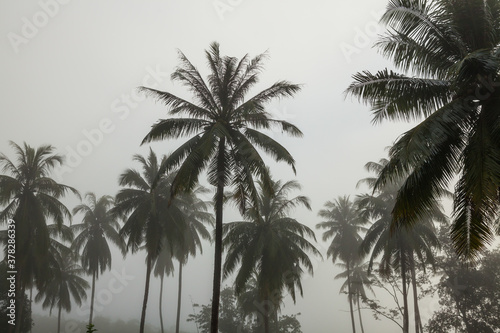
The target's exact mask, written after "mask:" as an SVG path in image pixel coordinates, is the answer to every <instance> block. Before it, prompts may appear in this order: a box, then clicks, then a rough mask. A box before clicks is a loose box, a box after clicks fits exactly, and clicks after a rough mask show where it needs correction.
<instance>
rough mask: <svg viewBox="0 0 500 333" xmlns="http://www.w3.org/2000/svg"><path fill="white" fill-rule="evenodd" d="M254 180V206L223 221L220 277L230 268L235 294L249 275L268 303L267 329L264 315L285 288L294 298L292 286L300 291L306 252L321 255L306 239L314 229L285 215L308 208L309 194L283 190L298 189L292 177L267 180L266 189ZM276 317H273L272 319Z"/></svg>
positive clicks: (306, 266)
mask: <svg viewBox="0 0 500 333" xmlns="http://www.w3.org/2000/svg"><path fill="white" fill-rule="evenodd" d="M258 185H259V199H258V203H257V204H258V206H256V207H253V208H250V209H249V210H247V212H246V213H245V214H244V215H243V217H244V219H245V220H244V221H238V222H231V223H227V224H226V225H224V228H223V231H224V240H223V245H224V247H225V249H226V250H227V255H226V261H225V263H224V277H228V276H229V275H230V274H232V273H233V272H235V271H236V270H237V273H236V277H235V281H234V286H235V293H236V295H240V294H241V293H242V292H244V291H245V290H246V285H247V283H248V282H249V280H250V279H251V278H252V277H253V276H254V277H255V279H256V283H257V289H258V293H259V295H258V296H259V301H260V302H262V304H272V308H267V309H266V311H267V313H264V314H263V315H264V330H265V332H266V333H268V332H269V329H270V327H269V323H270V320H269V319H270V318H269V317H270V315H273V316H274V318H275V319H276V317H277V311H278V310H279V308H280V302H281V299H282V298H283V296H284V292H285V291H287V292H288V293H289V294H290V296H291V297H292V299H293V301H294V302H295V299H296V289H298V291H299V292H300V295H301V296H302V283H301V277H302V275H303V273H304V269H306V270H307V271H308V272H309V273H310V274H313V266H312V262H311V260H310V258H309V255H308V252H309V253H311V254H313V255H318V256H321V254H320V253H319V251H318V250H317V249H316V248H315V247H314V245H313V244H312V243H310V242H309V241H308V240H307V238H312V239H313V240H314V241H316V237H315V235H314V231H313V230H311V229H310V228H308V227H307V226H305V225H304V224H301V223H300V222H299V221H297V220H296V219H295V218H292V217H290V216H289V213H290V211H291V210H292V209H293V208H295V207H297V206H304V207H306V208H307V209H309V210H310V209H311V207H310V204H309V199H308V198H307V197H305V196H302V195H299V196H296V197H294V198H291V199H289V198H288V194H289V192H290V191H293V190H300V188H301V187H300V185H299V183H298V182H296V181H288V182H285V183H282V182H281V181H272V182H271V185H272V192H271V193H269V192H268V191H267V190H266V187H265V186H264V184H263V183H262V182H258ZM275 322H276V320H275Z"/></svg>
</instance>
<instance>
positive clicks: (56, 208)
mask: <svg viewBox="0 0 500 333" xmlns="http://www.w3.org/2000/svg"><path fill="white" fill-rule="evenodd" d="M10 145H11V146H12V148H13V149H14V151H15V153H16V155H17V158H16V161H15V162H13V161H11V160H10V159H9V158H8V157H7V156H6V155H4V154H3V153H0V166H1V167H2V171H3V172H8V173H10V174H11V176H9V175H0V206H4V209H3V210H2V211H1V212H0V223H6V222H7V221H8V220H9V219H10V218H12V219H13V220H14V221H15V227H16V270H17V274H16V299H17V300H21V299H22V297H23V295H24V293H25V290H26V287H29V286H30V285H31V284H32V283H33V282H36V284H37V287H41V286H42V285H43V284H44V283H45V282H47V281H48V280H49V274H48V269H47V267H48V259H49V253H48V251H49V243H50V237H49V232H48V230H47V220H48V219H52V220H53V221H54V222H55V223H56V224H57V225H58V227H59V228H60V227H61V226H62V225H63V223H64V219H65V218H68V219H70V218H71V213H70V211H69V210H68V209H67V208H66V207H65V206H64V205H63V204H62V203H61V202H60V201H59V199H60V198H62V197H63V196H64V195H66V193H67V192H68V191H71V192H73V193H74V194H76V195H78V192H77V191H76V190H75V189H73V188H72V187H69V186H66V185H63V184H59V183H57V182H56V181H54V180H53V179H52V178H50V173H51V171H52V170H53V168H55V167H56V166H57V165H60V164H62V162H63V157H62V156H60V155H57V154H55V153H54V147H52V146H50V145H43V146H40V147H39V148H37V149H34V148H32V147H31V146H29V145H28V144H26V143H24V145H23V146H22V147H21V146H19V145H17V144H16V143H14V142H12V141H11V142H10ZM19 304H21V302H20V301H19ZM22 310H23V307H20V308H19V311H18V313H17V320H18V321H19V322H22V318H23V313H22ZM20 326H21V325H18V326H17V327H16V332H19V329H20ZM11 329H12V330H13V329H14V328H13V327H12V326H11Z"/></svg>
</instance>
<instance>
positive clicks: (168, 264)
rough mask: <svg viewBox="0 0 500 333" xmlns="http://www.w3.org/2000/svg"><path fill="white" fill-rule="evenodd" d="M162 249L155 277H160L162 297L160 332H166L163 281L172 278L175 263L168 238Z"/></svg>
mask: <svg viewBox="0 0 500 333" xmlns="http://www.w3.org/2000/svg"><path fill="white" fill-rule="evenodd" d="M162 243H163V244H164V246H162V249H161V251H160V253H159V254H158V256H157V257H156V259H155V261H154V264H153V265H154V268H153V275H154V276H155V277H160V295H159V304H158V311H159V314H160V332H161V333H163V332H164V328H163V280H164V279H165V276H170V275H171V274H173V273H174V261H173V255H172V247H171V246H170V244H168V239H167V237H164V239H163V241H162Z"/></svg>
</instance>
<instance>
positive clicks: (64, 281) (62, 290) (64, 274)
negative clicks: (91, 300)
mask: <svg viewBox="0 0 500 333" xmlns="http://www.w3.org/2000/svg"><path fill="white" fill-rule="evenodd" d="M68 250H69V249H68ZM68 252H69V251H67V252H66V253H65V254H66V255H63V256H59V255H57V254H55V258H57V260H56V261H55V262H54V263H53V265H51V280H50V282H48V283H47V284H46V285H45V286H44V287H43V289H42V290H41V291H40V292H39V293H38V294H37V295H36V297H35V301H37V302H38V301H41V300H43V303H42V307H43V308H44V309H46V308H50V312H52V309H53V308H54V307H57V333H59V332H60V331H61V312H62V310H63V309H64V310H66V311H67V312H70V311H71V298H73V300H74V302H75V303H76V304H77V305H81V304H82V300H84V299H86V298H87V293H86V291H85V289H87V288H89V284H88V282H87V281H85V279H84V278H82V277H81V275H83V274H85V270H84V269H83V268H82V267H81V266H80V265H78V264H77V263H76V261H75V260H74V258H73V256H72V255H71V253H68Z"/></svg>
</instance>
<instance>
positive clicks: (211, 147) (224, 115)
mask: <svg viewBox="0 0 500 333" xmlns="http://www.w3.org/2000/svg"><path fill="white" fill-rule="evenodd" d="M205 53H206V58H207V61H208V65H209V68H210V70H211V73H210V74H209V75H208V78H207V81H205V80H203V78H202V77H201V75H200V73H199V72H198V70H197V69H196V68H195V66H194V65H193V64H192V63H191V62H190V61H189V60H188V59H187V57H186V56H185V55H184V54H183V53H182V52H179V58H180V62H181V64H180V66H179V67H178V68H177V69H176V70H175V71H174V73H173V74H172V79H173V80H177V81H180V82H181V83H182V84H183V85H185V86H187V88H188V89H189V90H190V92H191V93H192V94H193V97H194V100H195V102H194V103H195V104H193V103H192V102H189V101H187V100H184V99H182V98H179V97H177V96H175V95H173V94H171V93H169V92H163V91H158V90H156V89H151V88H147V87H142V90H143V91H145V92H147V93H148V94H150V95H151V96H153V97H155V98H156V99H158V100H159V101H161V102H162V103H164V104H165V105H166V106H167V107H169V115H170V116H171V118H167V119H162V120H159V121H158V122H157V123H156V124H154V125H153V128H152V129H151V131H150V132H149V133H148V134H147V135H146V137H145V138H144V140H143V143H146V142H151V141H156V140H164V139H177V138H180V137H184V136H191V138H190V139H188V141H186V142H185V143H184V144H182V145H181V146H180V147H179V148H178V149H177V150H176V151H174V152H173V153H172V154H171V155H170V158H169V159H168V160H167V161H166V163H163V165H162V170H161V172H160V173H162V172H163V171H165V170H168V169H171V168H173V167H179V170H178V172H177V174H176V176H175V178H174V179H173V181H172V190H171V193H172V195H174V196H175V195H176V194H178V193H181V192H183V191H190V190H192V189H193V188H194V187H195V186H196V184H197V182H198V178H199V175H200V173H201V172H202V171H203V170H205V169H207V173H208V181H209V183H210V184H211V185H212V186H214V187H215V188H216V194H215V198H214V202H215V259H214V279H213V296H212V302H213V303H212V321H211V322H212V324H211V325H212V326H211V330H210V331H211V333H217V330H218V320H219V319H218V312H219V294H220V283H221V273H222V272H221V269H222V222H223V204H224V189H225V188H226V187H228V186H229V187H231V188H233V189H234V195H233V199H234V200H236V202H237V203H238V206H239V208H240V211H241V213H242V214H243V213H245V211H246V210H247V208H249V207H255V206H256V205H257V202H258V193H257V189H256V186H255V184H254V179H255V178H257V179H260V181H261V182H262V184H263V185H264V187H265V188H266V190H269V191H270V190H271V180H270V177H269V173H268V170H267V167H266V163H265V162H264V160H263V159H262V157H261V156H260V154H259V153H258V151H257V148H259V149H261V150H263V151H264V152H266V153H268V154H269V155H270V156H271V157H272V158H273V159H275V160H276V161H284V162H286V163H288V164H289V165H290V166H291V167H292V168H293V170H294V171H295V160H294V159H293V157H292V156H291V155H290V153H289V152H288V151H287V150H286V149H285V148H284V147H283V146H282V145H280V144H279V143H278V142H276V141H275V140H274V139H272V138H271V137H269V136H267V135H266V134H264V133H263V132H261V131H259V130H262V129H264V130H266V129H270V128H272V127H276V126H277V127H279V128H280V129H281V131H282V132H286V133H288V134H291V135H294V136H301V135H302V132H301V131H300V130H299V129H298V128H297V127H296V126H294V125H292V124H290V123H288V122H286V121H283V120H278V119H273V118H271V117H270V114H269V113H267V112H266V110H265V105H266V104H267V103H268V102H270V101H272V100H274V99H278V98H282V97H289V96H293V95H294V94H295V93H296V92H298V91H299V90H300V87H299V86H298V85H296V84H291V83H289V82H286V81H279V82H277V83H275V84H273V85H272V86H270V87H269V88H267V89H265V90H263V91H261V92H260V93H258V94H256V95H255V96H253V97H251V98H249V99H248V100H246V101H245V98H246V95H247V93H248V91H249V90H250V88H251V87H252V86H254V85H255V83H257V81H258V77H259V74H260V72H261V70H262V61H263V59H264V55H263V54H261V55H258V56H256V57H254V58H253V59H249V58H248V56H244V57H243V58H242V59H241V60H238V59H237V58H235V57H229V56H221V54H220V50H219V44H218V43H212V44H211V45H210V48H209V50H208V51H206V52H205ZM207 83H208V84H207ZM181 116H185V118H180V117H181Z"/></svg>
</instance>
